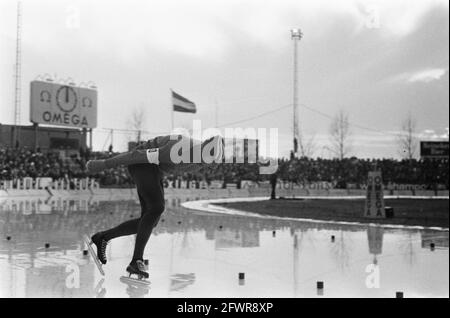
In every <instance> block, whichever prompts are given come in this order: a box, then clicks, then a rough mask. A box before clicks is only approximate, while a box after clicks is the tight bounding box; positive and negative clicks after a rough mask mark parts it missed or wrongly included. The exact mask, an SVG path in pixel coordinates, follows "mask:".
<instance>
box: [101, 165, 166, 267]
mask: <svg viewBox="0 0 450 318" xmlns="http://www.w3.org/2000/svg"><path fill="white" fill-rule="evenodd" d="M128 171H129V172H130V174H131V176H132V178H133V180H134V182H135V184H136V188H137V193H138V196H139V202H140V204H141V217H140V218H138V219H133V220H130V221H126V222H124V223H122V224H120V225H118V226H116V227H114V228H112V229H110V230H107V231H105V232H104V237H105V239H106V240H107V241H109V240H111V239H114V238H116V237H120V236H126V235H132V234H137V235H136V243H135V247H134V253H133V259H132V262H133V261H136V260H142V259H143V255H144V249H145V246H146V245H147V242H148V239H149V238H150V235H151V233H152V230H153V228H154V227H155V226H156V225H157V224H158V221H159V219H160V217H161V214H162V213H163V212H164V187H163V183H162V177H163V172H162V171H161V169H160V168H159V167H158V166H157V165H151V164H145V163H140V164H134V165H131V166H128Z"/></svg>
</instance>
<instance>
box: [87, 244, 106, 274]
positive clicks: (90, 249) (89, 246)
mask: <svg viewBox="0 0 450 318" xmlns="http://www.w3.org/2000/svg"><path fill="white" fill-rule="evenodd" d="M84 242H85V244H86V247H87V248H88V251H89V254H91V257H92V259H93V260H94V262H95V265H96V266H97V268H98V271H99V272H100V274H102V276H105V271H104V270H103V268H102V263H101V261H100V260H99V259H98V257H97V254H96V253H95V251H94V249H93V248H92V244H95V243H94V242H93V241H92V240H91V239H90V238H89V237H88V236H87V235H84ZM105 263H106V261H105Z"/></svg>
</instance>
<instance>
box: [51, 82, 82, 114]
mask: <svg viewBox="0 0 450 318" xmlns="http://www.w3.org/2000/svg"><path fill="white" fill-rule="evenodd" d="M77 103H78V98H77V93H76V92H75V90H74V89H73V88H72V87H70V86H61V87H60V88H58V90H57V91H56V104H57V105H58V107H59V108H60V109H61V110H62V111H63V112H66V113H69V112H71V111H73V110H74V109H75V107H77Z"/></svg>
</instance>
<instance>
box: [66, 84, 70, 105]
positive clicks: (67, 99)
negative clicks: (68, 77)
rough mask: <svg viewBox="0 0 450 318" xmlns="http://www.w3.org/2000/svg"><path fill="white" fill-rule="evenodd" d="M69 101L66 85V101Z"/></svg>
mask: <svg viewBox="0 0 450 318" xmlns="http://www.w3.org/2000/svg"><path fill="white" fill-rule="evenodd" d="M68 102H69V88H68V87H66V103H68Z"/></svg>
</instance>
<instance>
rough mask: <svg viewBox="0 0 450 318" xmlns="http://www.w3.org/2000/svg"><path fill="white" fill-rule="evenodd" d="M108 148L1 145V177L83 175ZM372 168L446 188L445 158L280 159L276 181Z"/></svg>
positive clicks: (336, 176) (204, 174)
mask: <svg viewBox="0 0 450 318" xmlns="http://www.w3.org/2000/svg"><path fill="white" fill-rule="evenodd" d="M112 155H114V153H111V152H93V153H90V152H83V153H81V154H80V155H74V156H72V157H68V158H64V159H62V158H60V155H59V154H58V153H53V152H45V153H44V152H41V151H40V150H39V149H38V150H36V151H34V150H30V149H25V148H14V149H13V148H0V180H13V179H18V178H23V177H32V178H36V177H50V178H52V179H54V180H57V179H66V180H71V179H73V178H85V177H87V176H88V175H87V173H86V169H85V164H86V162H87V160H89V159H90V158H107V157H109V156H112ZM374 167H376V168H378V169H380V170H381V171H382V173H383V180H384V182H385V183H389V182H390V183H397V184H421V185H422V184H423V185H427V186H428V187H429V188H433V187H434V186H436V185H437V184H441V185H443V186H445V188H446V189H448V188H449V184H448V180H449V174H448V172H449V163H448V160H415V159H414V160H395V159H358V158H345V159H342V160H339V159H321V158H316V159H312V158H305V157H304V158H291V159H281V160H279V167H278V171H277V173H276V174H277V178H278V180H284V181H291V182H295V183H298V184H307V183H311V182H317V181H327V182H331V183H333V184H335V186H336V187H337V188H346V187H348V185H349V184H357V185H358V184H363V183H365V181H366V179H367V173H368V171H370V170H373V169H374ZM269 177H270V176H267V175H262V174H259V166H258V165H256V164H210V165H195V166H194V167H190V169H185V167H182V166H179V167H177V168H176V169H175V170H174V171H172V172H171V173H168V174H166V176H165V178H166V182H173V181H175V180H184V181H206V182H208V183H209V182H210V181H212V180H220V181H223V183H224V184H226V183H236V184H238V185H239V183H240V181H242V180H251V181H255V182H260V181H268V180H269ZM95 178H96V179H98V180H99V182H100V185H101V186H106V187H130V186H132V185H133V181H132V179H131V177H130V175H129V173H128V170H127V169H126V167H119V168H116V169H109V170H105V171H103V172H101V173H99V174H98V175H96V176H95Z"/></svg>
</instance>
